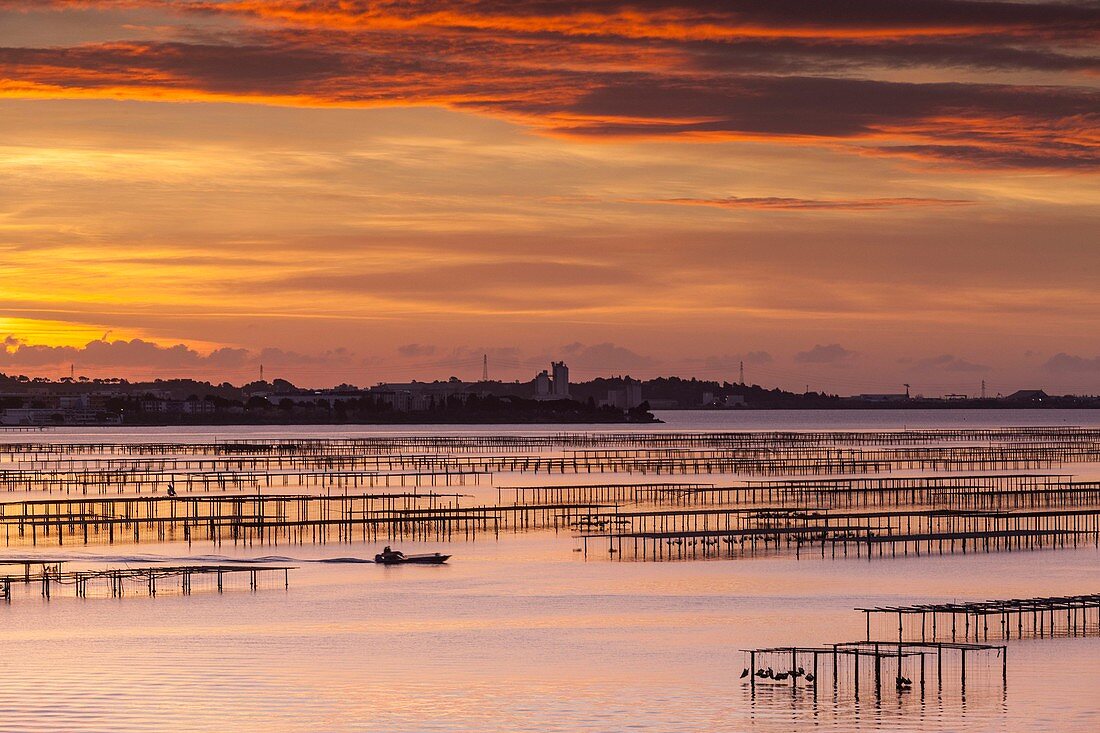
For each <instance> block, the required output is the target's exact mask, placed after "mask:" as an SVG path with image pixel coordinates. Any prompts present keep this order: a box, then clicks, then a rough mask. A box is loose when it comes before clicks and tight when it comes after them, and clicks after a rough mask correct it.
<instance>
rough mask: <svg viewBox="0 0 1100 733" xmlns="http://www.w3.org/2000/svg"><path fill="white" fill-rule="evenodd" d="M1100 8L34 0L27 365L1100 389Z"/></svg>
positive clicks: (7, 287)
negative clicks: (549, 370)
mask: <svg viewBox="0 0 1100 733" xmlns="http://www.w3.org/2000/svg"><path fill="white" fill-rule="evenodd" d="M1098 72H1100V7H1098V6H1097V4H1096V3H1092V2H1074V1H1071V0H1053V1H1049V2H1048V1H1042V2H1040V1H1039V0H1034V1H1031V2H973V1H971V0H934V1H932V2H920V3H901V2H880V1H878V0H860V1H859V2H854V3H846V4H845V8H844V12H843V13H836V12H834V11H833V9H832V8H831V6H830V5H829V4H828V3H820V2H816V1H811V0H784V1H783V2H769V3H750V2H741V1H739V0H731V1H730V2H722V3H714V2H709V1H700V2H687V3H682V2H675V3H674V2H665V1H664V0H645V2H640V3H626V2H614V1H611V0H594V1H593V2H589V3H584V4H583V5H577V4H572V3H558V2H528V1H527V0H518V2H510V3H503V2H498V1H497V0H487V1H486V2H476V3H465V2H463V3H459V2H450V1H449V0H443V1H442V2H432V3H428V2H419V1H413V2H407V3H386V2H383V3H366V2H354V1H352V2H341V3H302V2H296V1H291V0H247V1H245V0H189V1H185V2H168V1H167V0H126V1H125V2H122V1H116V0H98V1H96V0H86V1H81V2H69V1H66V0H40V1H36V2H30V1H29V0H0V165H2V169H3V171H4V176H3V177H2V179H0V251H2V252H3V257H2V258H0V341H3V344H2V348H0V372H4V373H7V374H27V375H32V376H33V375H46V376H52V377H60V376H64V375H67V374H68V373H69V371H70V369H73V370H74V372H75V373H76V374H77V375H85V376H89V377H102V376H124V377H128V378H153V377H157V376H160V377H164V378H172V377H193V378H199V379H212V380H228V381H233V382H240V381H242V380H245V379H249V378H255V377H258V367H259V364H261V363H263V364H264V365H265V370H266V374H267V375H268V376H269V378H274V377H284V378H286V379H289V380H291V381H294V382H295V383H298V384H302V385H305V386H325V385H331V384H336V383H339V382H341V381H346V382H353V383H357V384H372V383H375V382H378V381H386V380H399V379H412V378H416V379H434V378H441V379H445V378H447V377H448V376H451V375H454V376H458V377H460V378H463V379H477V378H479V377H480V374H481V370H482V355H483V354H488V357H489V369H490V376H491V377H493V378H498V379H504V380H514V379H524V380H526V379H530V378H531V377H532V376H533V375H534V373H535V372H537V371H539V370H541V369H544V368H546V365H547V364H549V363H550V362H551V361H556V360H565V361H566V362H568V363H569V365H570V369H571V370H572V372H573V374H574V375H575V377H576V378H577V379H589V378H591V377H594V376H598V375H609V374H630V375H632V376H635V377H639V378H646V377H652V376H657V375H680V376H684V377H691V376H697V377H700V378H706V379H718V380H729V381H734V380H736V379H737V378H738V371H739V364H740V362H742V361H744V363H745V372H746V380H747V381H749V382H752V383H757V384H761V385H763V386H779V387H782V388H784V389H788V390H792V391H801V390H803V389H804V388H806V387H807V386H808V387H809V388H810V389H811V390H819V391H825V392H830V393H838V394H854V393H860V392H900V391H904V386H903V385H904V384H910V385H911V387H912V390H913V392H914V393H925V394H933V395H939V394H946V393H966V394H971V395H974V394H977V393H978V391H979V389H980V384H981V382H982V380H985V381H986V383H987V389H988V391H989V392H990V393H991V394H996V393H998V392H1000V393H1008V392H1011V391H1015V390H1017V389H1025V388H1035V389H1040V388H1041V389H1045V390H1047V391H1049V392H1052V393H1083V394H1092V393H1100V340H1098V339H1097V333H1098V332H1100V327H1098V321H1100V247H1098V246H1097V245H1098V241H1100V240H1098V236H1097V232H1098V231H1100V176H1098V175H1097V174H1098V170H1100V137H1098V134H1097V130H1100V74H1098Z"/></svg>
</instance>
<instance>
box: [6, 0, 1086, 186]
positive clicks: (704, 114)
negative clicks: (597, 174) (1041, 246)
mask: <svg viewBox="0 0 1100 733" xmlns="http://www.w3.org/2000/svg"><path fill="white" fill-rule="evenodd" d="M41 7H42V6H41V5H40V4H31V3H26V2H13V1H12V0H8V1H7V2H5V3H3V4H0V8H8V9H9V10H15V11H24V12H27V13H30V12H32V11H35V10H36V9H37V10H38V12H40V13H41V17H42V21H41V22H42V23H48V22H49V18H50V17H51V15H50V13H49V12H45V13H42V11H41ZM47 7H52V8H54V12H85V13H87V12H95V11H96V10H97V9H103V8H111V9H113V10H114V11H116V12H134V13H137V12H139V11H140V12H152V11H153V10H155V11H157V12H160V13H163V14H167V15H166V16H165V17H166V18H169V19H171V18H174V19H175V23H176V26H174V29H175V32H173V33H171V34H168V35H170V36H171V39H170V40H166V39H163V38H157V37H155V36H156V33H157V31H156V30H155V29H151V30H150V31H149V32H150V33H151V34H153V36H154V37H151V38H148V39H146V40H140V41H138V40H126V41H119V40H109V39H102V38H101V39H92V38H89V40H88V41H87V42H86V43H80V44H70V45H60V46H39V47H7V48H0V94H2V95H4V96H10V97H36V98H37V97H61V98H65V97H87V96H92V97H97V96H98V97H107V98H126V99H152V100H166V101H188V100H195V101H208V100H230V101H232V100H239V101H248V102H258V103H269V104H283V105H325V106H393V105H397V106H414V105H434V106H445V107H451V108H456V109H465V110H473V111H476V112H479V113H483V114H489V115H495V116H502V117H506V118H509V119H512V120H518V121H521V122H522V123H524V124H527V125H531V126H534V127H536V128H538V129H539V130H541V131H543V132H548V133H551V134H555V135H568V136H572V137H578V138H581V139H606V138H608V137H611V138H677V139H689V140H695V139H727V140H743V139H760V140H767V141H774V142H780V143H783V144H794V145H799V144H801V145H804V144H807V143H811V144H820V143H821V142H823V141H834V142H837V143H840V144H843V145H847V146H849V147H853V148H855V151H856V152H858V153H867V152H870V153H872V154H880V155H898V156H903V157H911V158H919V159H925V160H938V161H953V162H958V163H960V164H966V163H969V164H972V165H979V166H982V167H986V168H990V167H992V168H996V167H1009V168H1011V167H1028V168H1066V167H1070V168H1094V167H1096V166H1097V165H1098V164H1100V152H1098V148H1100V142H1098V140H1097V135H1096V133H1095V131H1096V130H1097V129H1100V112H1098V110H1100V92H1098V91H1097V90H1096V89H1095V88H1091V87H1090V86H1089V85H1087V84H1082V83H1080V82H1079V81H1078V80H1077V79H1076V78H1075V77H1074V78H1072V79H1071V78H1070V75H1077V74H1095V73H1097V72H1100V58H1098V56H1097V45H1098V40H1100V9H1097V8H1096V7H1093V6H1088V5H1081V4H1075V3H1056V2H1055V3H1052V2H1041V3H1040V2H1035V3H1016V2H1012V3H1009V2H1002V3H996V2H971V1H970V0H934V1H933V2H926V3H913V4H900V3H890V4H883V3H881V2H873V1H872V0H861V1H860V2H856V3H847V4H845V7H844V12H842V13H839V12H836V10H835V8H831V7H829V6H828V5H827V4H822V3H817V2H810V1H809V0H782V1H781V2H774V3H766V4H761V3H748V2H709V1H703V2H695V3H671V2H662V1H661V0H653V1H652V2H646V3H642V4H625V3H619V2H599V1H598V2H593V3H585V4H583V5H582V4H575V3H571V2H547V1H542V2H534V1H532V2H526V1H523V0H521V1H519V2H509V3H505V2H497V1H495V0H482V1H480V2H472V3H471V2H462V3H458V2H453V3H448V2H441V3H437V2H432V3H428V2H400V3H398V2H381V3H378V2H371V3H367V2H318V3H301V2H288V1H283V0H223V1H220V2H218V1H213V0H209V1H207V0H203V1H195V2H188V3H165V2H156V1H155V0H146V1H145V2H140V1H139V0H134V1H133V2H101V3H96V2H54V3H52V4H50V5H48V6H47ZM200 17H201V18H204V19H208V20H209V19H211V18H213V19H214V20H215V21H219V20H220V21H223V22H224V27H221V28H220V30H217V31H215V30H212V29H211V28H209V27H204V28H203V29H202V30H201V31H199V30H189V26H188V22H189V20H190V19H194V18H200ZM242 21H243V24H242ZM157 27H158V28H160V27H163V26H157ZM189 34H190V36H189ZM914 69H922V70H924V71H923V72H922V74H923V77H924V79H922V80H921V81H920V82H916V81H913V80H908V79H907V80H900V79H899V78H898V76H899V74H902V72H907V73H909V72H912V70H914ZM948 69H951V70H955V71H952V72H950V73H945V70H948ZM959 69H963V70H966V71H967V73H968V74H970V75H978V76H981V75H982V74H988V73H992V72H996V74H998V75H999V76H1000V77H1002V78H998V79H997V81H996V82H995V83H994V82H991V81H980V80H977V79H971V80H968V81H965V82H958V81H955V78H956V77H957V70H959ZM1030 73H1043V74H1055V75H1063V76H1065V77H1066V83H1065V84H1061V85H1058V84H1042V85H1039V84H1035V83H1033V82H1030V81H1027V80H1025V75H1026V74H1030ZM1006 75H1007V76H1008V77H1009V78H1013V77H1019V80H1018V81H1015V82H1014V83H1011V84H1006V83H1004V81H1003V77H1005V76H1006ZM865 141H869V142H872V143H873V144H872V145H870V146H865V145H863V143H864V142H865ZM865 148H866V149H865Z"/></svg>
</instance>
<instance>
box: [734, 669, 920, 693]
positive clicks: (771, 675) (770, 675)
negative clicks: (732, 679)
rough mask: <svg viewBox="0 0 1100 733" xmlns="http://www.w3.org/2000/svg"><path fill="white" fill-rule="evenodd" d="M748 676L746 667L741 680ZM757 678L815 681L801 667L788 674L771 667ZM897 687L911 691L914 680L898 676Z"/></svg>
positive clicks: (779, 680) (758, 673) (761, 672)
mask: <svg viewBox="0 0 1100 733" xmlns="http://www.w3.org/2000/svg"><path fill="white" fill-rule="evenodd" d="M748 676H749V668H748V667H745V669H744V670H742V671H741V679H745V678H746V677H748ZM756 676H757V677H759V678H760V679H762V680H775V681H776V682H783V681H785V680H791V681H794V680H797V679H798V678H799V677H802V678H804V679H805V680H806V682H810V683H812V682H813V681H814V675H813V673H812V672H807V671H806V670H805V669H803V668H802V667H799V668H798V669H792V670H789V671H787V672H776V671H775V670H773V669H772V668H771V667H766V668H764V669H758V670H756ZM897 686H898V690H899V691H904V690H911V689H912V688H913V680H911V679H909V678H908V677H902V676H901V675H898V678H897Z"/></svg>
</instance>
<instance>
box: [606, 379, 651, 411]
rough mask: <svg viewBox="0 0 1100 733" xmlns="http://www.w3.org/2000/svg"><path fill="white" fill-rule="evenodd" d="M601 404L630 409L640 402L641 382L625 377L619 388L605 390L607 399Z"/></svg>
mask: <svg viewBox="0 0 1100 733" xmlns="http://www.w3.org/2000/svg"><path fill="white" fill-rule="evenodd" d="M603 404H605V405H607V406H609V407H617V408H619V409H620V410H631V409H633V408H635V407H637V406H638V405H640V404H642V383H641V382H639V381H638V380H637V379H631V378H630V377H627V378H626V379H624V380H623V386H622V388H621V389H609V390H607V399H606V400H604V402H603Z"/></svg>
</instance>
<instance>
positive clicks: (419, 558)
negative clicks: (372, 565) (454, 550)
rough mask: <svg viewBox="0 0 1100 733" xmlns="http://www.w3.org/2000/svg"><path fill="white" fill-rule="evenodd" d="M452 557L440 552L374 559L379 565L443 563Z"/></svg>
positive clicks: (379, 556) (375, 557)
mask: <svg viewBox="0 0 1100 733" xmlns="http://www.w3.org/2000/svg"><path fill="white" fill-rule="evenodd" d="M450 559H451V556H450V555H441V554H439V553H438V552H436V553H432V554H431V555H405V556H404V557H386V556H384V555H375V556H374V561H375V562H376V563H378V564H379V565H442V564H443V563H445V562H447V561H448V560H450Z"/></svg>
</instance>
